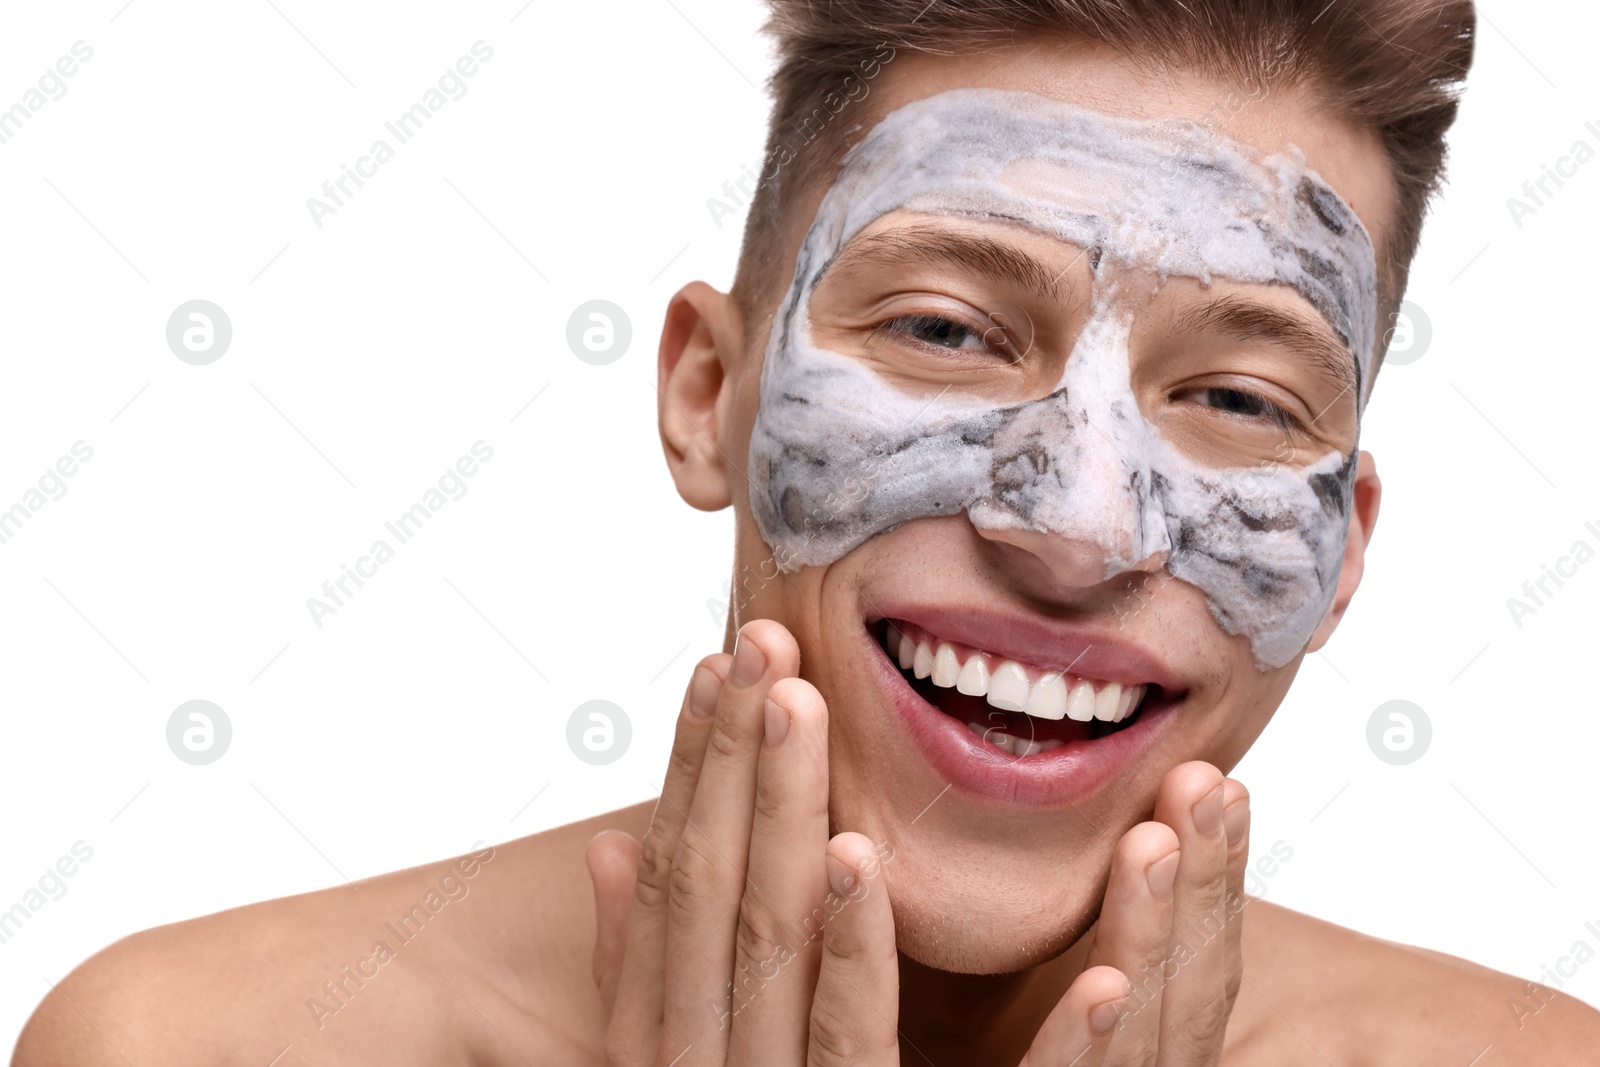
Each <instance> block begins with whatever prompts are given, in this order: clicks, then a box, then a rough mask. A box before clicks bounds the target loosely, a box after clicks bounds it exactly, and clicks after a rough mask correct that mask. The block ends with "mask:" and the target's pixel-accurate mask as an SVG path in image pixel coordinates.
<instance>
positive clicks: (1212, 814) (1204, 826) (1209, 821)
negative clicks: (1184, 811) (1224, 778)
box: [1189, 785, 1222, 837]
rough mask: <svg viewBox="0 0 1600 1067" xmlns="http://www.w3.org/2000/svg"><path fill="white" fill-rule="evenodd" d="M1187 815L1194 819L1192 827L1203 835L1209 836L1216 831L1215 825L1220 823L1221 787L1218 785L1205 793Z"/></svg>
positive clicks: (1217, 825)
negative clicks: (1202, 798) (1203, 797)
mask: <svg viewBox="0 0 1600 1067" xmlns="http://www.w3.org/2000/svg"><path fill="white" fill-rule="evenodd" d="M1189 816H1190V817H1191V818H1192V819H1194V828H1195V829H1196V830H1199V831H1200V833H1201V834H1202V835H1203V836H1205V837H1210V836H1211V835H1212V834H1214V833H1216V832H1217V827H1219V826H1221V825H1222V787H1221V786H1220V785H1219V786H1217V787H1216V788H1215V789H1213V790H1212V791H1211V792H1209V793H1207V794H1206V795H1205V799H1204V800H1201V801H1200V802H1199V803H1198V804H1196V805H1195V806H1194V807H1193V808H1192V809H1190V811H1189Z"/></svg>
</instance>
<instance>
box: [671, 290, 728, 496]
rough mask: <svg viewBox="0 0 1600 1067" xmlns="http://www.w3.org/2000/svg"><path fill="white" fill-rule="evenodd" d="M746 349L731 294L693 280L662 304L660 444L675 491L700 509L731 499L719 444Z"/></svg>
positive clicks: (723, 458) (725, 427)
mask: <svg viewBox="0 0 1600 1067" xmlns="http://www.w3.org/2000/svg"><path fill="white" fill-rule="evenodd" d="M743 351H744V323H743V320H742V319H741V317H740V314H739V310H738V306H737V304H736V303H735V301H734V299H733V298H732V297H731V296H729V295H728V294H726V293H719V292H718V291H717V290H715V289H713V288H711V286H709V285H707V284H705V283H704V282H690V283H689V284H688V285H686V286H684V287H683V288H682V289H680V290H678V292H677V293H676V294H674V295H673V297H672V302H671V303H669V304H668V305H667V319H666V323H665V324H664V325H663V326H662V328H661V351H660V354H659V356H658V358H657V361H656V374H657V378H658V383H657V386H656V390H657V392H658V394H659V395H660V401H659V403H658V405H657V406H658V408H659V421H660V427H661V447H662V450H663V451H664V452H665V453H666V457H667V469H668V470H670V471H671V472H672V480H673V482H674V483H676V485H677V487H678V495H679V496H681V497H683V499H684V500H686V501H688V503H689V504H690V506H691V507H696V508H699V509H700V510H701V511H719V510H721V509H722V508H725V507H727V506H728V505H729V504H731V503H733V494H732V489H731V482H730V470H733V471H737V470H739V469H741V468H740V467H739V465H737V464H734V463H732V462H731V461H729V460H728V458H727V455H726V454H725V453H724V451H723V448H722V440H723V435H724V434H725V433H726V432H727V429H728V409H729V407H730V406H731V404H732V402H733V383H734V380H735V379H734V376H733V375H731V374H730V373H729V371H730V370H731V368H733V367H734V366H735V365H736V362H737V361H738V359H739V358H740V357H741V355H742V353H743Z"/></svg>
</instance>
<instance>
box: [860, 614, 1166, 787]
mask: <svg viewBox="0 0 1600 1067" xmlns="http://www.w3.org/2000/svg"><path fill="white" fill-rule="evenodd" d="M862 633H863V635H864V636H865V637H866V639H867V643H868V645H869V646H870V647H871V650H870V654H869V656H868V660H869V662H870V664H871V667H872V672H873V676H874V678H875V679H876V680H877V683H878V688H879V689H880V690H882V692H883V695H884V697H885V698H886V699H887V701H888V703H889V705H890V707H892V708H894V710H895V713H896V714H897V715H898V716H899V718H900V721H901V724H902V725H903V726H904V727H905V729H906V731H907V732H908V733H909V734H910V735H911V739H912V741H913V743H914V744H915V745H916V747H917V749H918V750H919V751H920V752H921V753H922V755H923V757H924V758H925V759H926V760H927V761H928V763H929V764H930V765H931V766H932V767H933V771H934V773H935V774H936V775H937V776H938V777H939V778H941V779H943V780H944V781H946V782H948V783H950V786H951V787H952V788H954V789H957V790H959V791H961V792H963V793H966V794H969V795H971V796H974V797H977V798H982V799H986V800H991V801H997V802H999V803H1001V804H1004V805H1006V806H1008V807H1024V808H1035V809H1048V808H1064V807H1067V806H1069V805H1073V804H1076V803H1078V802H1080V801H1083V800H1087V799H1088V798H1090V797H1092V796H1094V795H1095V794H1096V793H1097V792H1099V791H1100V789H1101V788H1103V787H1104V786H1106V785H1107V784H1109V783H1110V782H1111V780H1112V779H1113V778H1116V777H1117V776H1118V775H1119V774H1121V773H1123V772H1124V771H1126V770H1127V769H1128V768H1129V767H1131V766H1133V765H1134V764H1135V763H1137V762H1138V761H1139V760H1140V759H1142V758H1143V757H1144V756H1145V754H1146V753H1148V752H1149V751H1150V749H1151V748H1153V747H1154V745H1155V742H1156V740H1157V738H1158V737H1159V736H1160V732H1161V729H1162V727H1163V726H1164V725H1165V723H1166V721H1167V720H1168V718H1170V716H1171V712H1172V711H1173V710H1174V708H1175V707H1176V706H1177V704H1178V703H1179V701H1164V702H1163V703H1161V704H1160V705H1157V706H1154V707H1151V706H1146V707H1145V708H1144V709H1143V710H1141V711H1140V712H1139V717H1138V719H1137V720H1136V721H1135V722H1134V723H1133V724H1132V725H1131V726H1127V727H1124V728H1123V729H1121V730H1118V731H1117V732H1116V733H1113V734H1107V735H1106V736H1104V737H1098V738H1094V739H1092V740H1087V741H1068V742H1066V743H1065V744H1063V745H1061V746H1059V747H1057V748H1053V749H1051V750H1050V751H1049V752H1038V753H1035V754H1034V755H1031V756H1025V757H1017V756H1013V755H1011V754H1010V753H1009V752H1005V751H1002V750H1001V749H998V748H996V747H995V746H993V745H991V744H988V743H987V742H984V741H980V740H979V739H978V738H977V737H975V736H974V735H973V733H972V731H971V730H969V729H968V728H967V724H966V723H964V722H957V721H956V719H955V717H954V716H952V715H946V714H945V713H944V712H943V711H941V710H940V709H938V708H936V707H934V706H933V705H932V704H930V703H928V702H927V701H926V700H924V699H923V698H922V697H921V695H920V694H918V693H917V691H916V690H915V689H913V688H911V686H910V685H909V684H908V683H907V682H906V680H905V676H904V675H902V674H901V673H900V669H899V667H898V666H896V665H895V664H894V663H893V662H891V661H890V659H889V655H888V652H887V651H886V650H885V649H884V647H883V644H882V642H880V641H878V640H877V638H876V637H874V635H873V633H872V629H871V628H870V627H868V628H866V629H863V631H862Z"/></svg>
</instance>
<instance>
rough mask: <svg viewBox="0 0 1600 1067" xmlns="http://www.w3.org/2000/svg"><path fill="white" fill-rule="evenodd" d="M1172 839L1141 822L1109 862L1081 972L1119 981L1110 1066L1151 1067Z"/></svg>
mask: <svg viewBox="0 0 1600 1067" xmlns="http://www.w3.org/2000/svg"><path fill="white" fill-rule="evenodd" d="M1178 863H1179V847H1178V835H1177V833H1176V832H1175V831H1174V830H1173V829H1172V827H1170V826H1167V825H1165V824H1163V823H1159V822H1143V823H1140V824H1139V825H1137V826H1135V827H1133V828H1132V829H1131V830H1129V831H1128V832H1127V833H1125V834H1123V835H1122V839H1121V840H1120V841H1118V842H1117V851H1116V853H1115V854H1114V855H1113V856H1112V859H1111V876H1110V878H1109V879H1108V880H1107V882H1106V895H1105V902H1104V904H1102V905H1101V908H1100V918H1099V920H1098V921H1097V922H1096V924H1095V930H1094V941H1093V942H1092V943H1091V945H1090V948H1089V954H1088V956H1087V957H1086V959H1085V961H1084V962H1085V966H1086V967H1113V968H1116V970H1118V971H1119V972H1121V973H1122V974H1124V975H1126V976H1127V978H1128V981H1129V990H1128V993H1129V996H1128V1003H1127V1006H1126V1009H1125V1010H1124V1011H1123V1012H1122V1013H1121V1014H1122V1015H1123V1019H1122V1022H1121V1025H1120V1026H1119V1027H1118V1030H1117V1036H1116V1040H1115V1044H1114V1049H1115V1054H1114V1055H1112V1056H1111V1058H1110V1059H1109V1061H1108V1062H1111V1063H1118V1064H1121V1063H1138V1064H1143V1063H1153V1062H1155V1055H1156V1050H1157V1049H1158V1048H1159V1046H1160V1041H1161V989H1162V984H1163V982H1164V981H1165V978H1166V976H1167V975H1168V974H1169V973H1170V969H1171V967H1172V960H1170V959H1169V958H1168V953H1169V952H1170V949H1171V935H1172V913H1173V904H1172V900H1173V885H1174V882H1175V879H1176V877H1177V873H1178Z"/></svg>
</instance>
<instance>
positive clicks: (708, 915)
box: [661, 619, 800, 1067]
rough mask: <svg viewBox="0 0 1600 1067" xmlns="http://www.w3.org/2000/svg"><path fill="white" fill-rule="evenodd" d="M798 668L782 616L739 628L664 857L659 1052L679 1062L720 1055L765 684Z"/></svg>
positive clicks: (717, 1059)
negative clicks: (680, 819)
mask: <svg viewBox="0 0 1600 1067" xmlns="http://www.w3.org/2000/svg"><path fill="white" fill-rule="evenodd" d="M799 667H800V649H799V646H798V645H796V644H795V640H794V637H793V636H792V635H791V634H790V633H789V631H788V630H787V629H785V628H784V626H783V624H782V623H779V622H775V621H773V620H771V619H757V620H754V621H752V622H748V623H746V624H745V625H744V627H743V628H742V629H741V630H740V631H739V638H738V641H737V643H736V646H735V648H734V661H733V670H732V671H731V673H729V675H728V681H727V684H726V685H725V686H723V689H722V693H721V695H720V696H719V697H718V698H717V713H716V716H715V717H714V718H713V720H712V723H711V733H710V735H709V736H708V737H707V738H706V747H705V759H704V761H703V762H702V764H701V767H700V780H699V782H698V783H696V785H695V790H694V800H693V802H692V803H691V804H690V805H689V806H688V811H687V815H686V817H685V819H684V825H683V834H682V836H681V837H680V838H679V841H678V851H677V854H676V855H675V856H673V859H672V874H671V878H670V885H671V889H670V892H669V893H668V899H667V948H666V966H665V980H666V988H665V993H666V997H665V1001H664V1003H663V1010H664V1014H663V1017H662V1023H661V1058H662V1059H663V1060H667V1061H672V1060H673V1059H674V1057H680V1056H681V1057H682V1058H681V1059H679V1060H677V1061H676V1062H677V1063H678V1064H679V1067H694V1065H696V1064H702V1063H708V1064H709V1063H716V1064H720V1063H722V1062H723V1058H724V1057H725V1055H726V1053H727V1044H728V1037H729V1030H730V1026H731V1022H732V1017H731V1010H732V1004H731V998H730V994H731V985H732V982H731V979H732V977H733V968H734V939H735V937H736V935H737V931H738V926H739V906H740V901H741V900H742V899H743V897H744V893H745V889H746V886H747V885H748V882H747V880H746V876H745V870H746V866H747V863H748V857H749V850H750V826H751V822H752V821H753V819H754V811H755V784H756V760H757V757H758V755H759V753H760V750H761V745H762V738H763V736H764V734H765V732H766V712H765V704H766V698H767V690H768V689H769V688H770V687H771V685H772V683H773V682H774V681H776V680H777V679H779V678H783V677H790V676H792V675H794V674H796V673H797V672H798V670H799Z"/></svg>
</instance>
